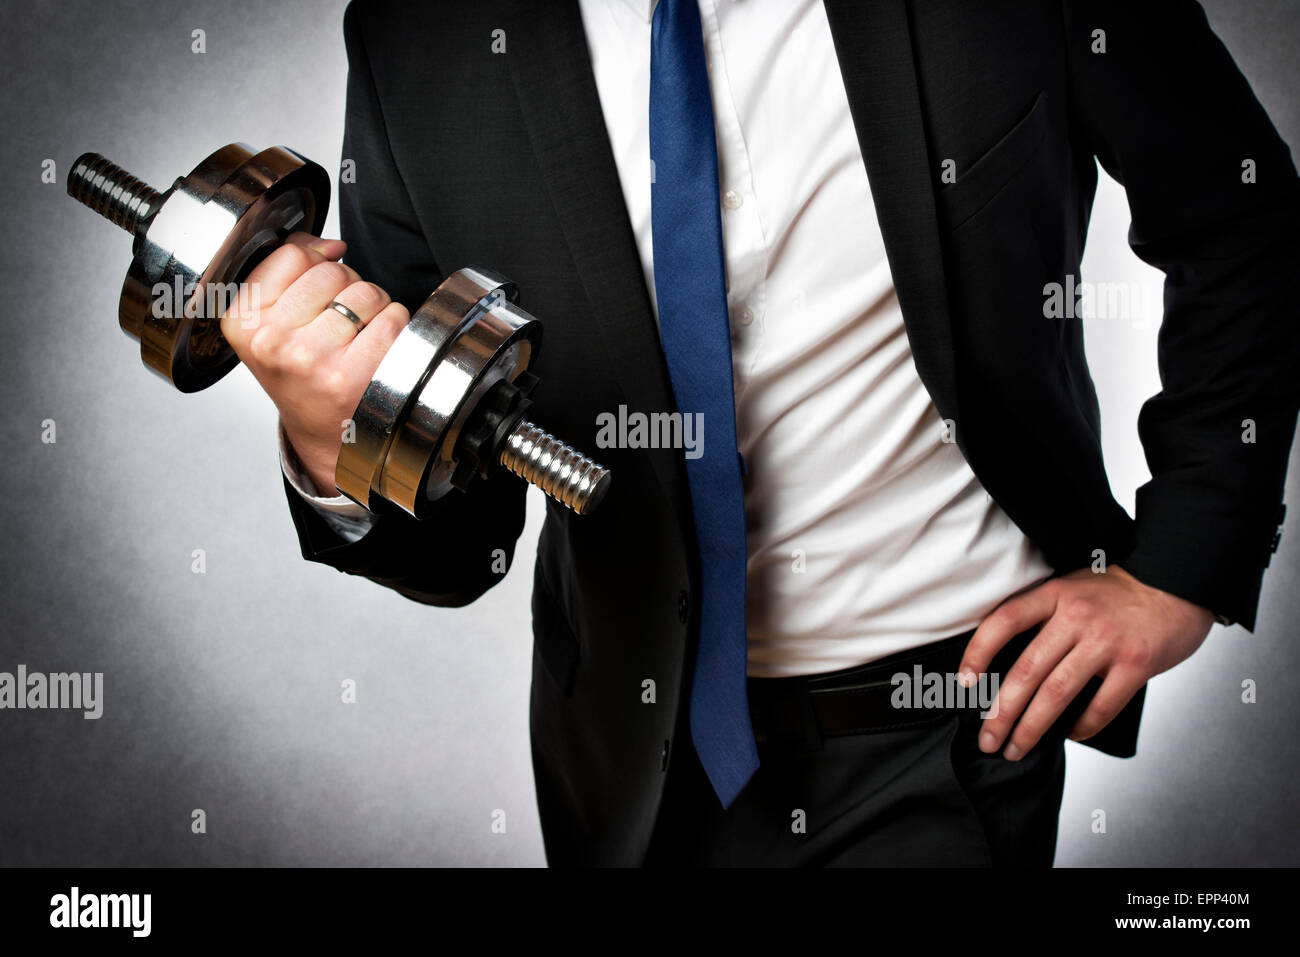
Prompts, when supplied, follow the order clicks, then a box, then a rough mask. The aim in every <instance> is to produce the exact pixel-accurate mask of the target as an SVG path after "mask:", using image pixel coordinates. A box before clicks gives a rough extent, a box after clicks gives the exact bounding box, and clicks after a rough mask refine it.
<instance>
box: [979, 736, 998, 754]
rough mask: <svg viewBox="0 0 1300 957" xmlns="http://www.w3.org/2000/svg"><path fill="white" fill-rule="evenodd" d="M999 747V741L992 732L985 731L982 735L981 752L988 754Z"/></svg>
mask: <svg viewBox="0 0 1300 957" xmlns="http://www.w3.org/2000/svg"><path fill="white" fill-rule="evenodd" d="M997 746H998V739H997V738H996V737H995V736H994V734H993V732H992V731H985V732H984V733H983V734H981V735H980V750H981V751H983V752H985V753H986V754H987V753H989V752H991V751H993V750H994V749H995V748H997Z"/></svg>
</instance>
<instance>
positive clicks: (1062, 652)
mask: <svg viewBox="0 0 1300 957" xmlns="http://www.w3.org/2000/svg"><path fill="white" fill-rule="evenodd" d="M1077 640H1078V636H1077V635H1076V634H1075V632H1074V630H1073V629H1069V628H1065V627H1062V626H1061V625H1060V624H1059V623H1057V624H1055V625H1054V624H1053V622H1051V621H1049V622H1048V623H1047V624H1046V625H1044V626H1043V628H1042V630H1041V631H1039V633H1038V634H1037V635H1035V636H1034V640H1033V641H1031V642H1030V643H1029V644H1028V645H1026V646H1025V649H1024V651H1022V652H1020V656H1019V657H1018V658H1016V660H1015V662H1014V663H1013V664H1012V665H1011V667H1010V668H1009V669H1007V673H1006V676H1005V677H1004V678H1003V680H1002V685H1001V687H999V688H998V696H997V697H996V698H995V699H994V700H993V707H992V708H990V709H989V715H988V717H986V718H985V719H984V723H983V726H982V727H981V728H980V740H979V746H980V750H981V751H984V752H986V753H988V754H992V753H993V752H994V751H996V750H997V749H998V748H1000V747H1002V742H1003V741H1004V740H1005V739H1006V737H1007V734H1008V733H1010V731H1011V728H1012V726H1013V725H1015V723H1016V719H1017V718H1019V717H1020V715H1021V713H1022V712H1023V711H1024V710H1025V706H1026V705H1028V704H1029V701H1030V699H1031V698H1033V696H1034V693H1035V692H1036V691H1038V686H1039V685H1041V684H1042V683H1043V679H1045V678H1046V677H1047V676H1048V675H1049V674H1051V673H1052V670H1053V669H1054V668H1055V667H1056V666H1057V665H1058V664H1060V662H1061V659H1063V658H1064V657H1065V656H1066V655H1067V654H1069V653H1070V649H1071V648H1072V647H1074V644H1075V642H1076V641H1077Z"/></svg>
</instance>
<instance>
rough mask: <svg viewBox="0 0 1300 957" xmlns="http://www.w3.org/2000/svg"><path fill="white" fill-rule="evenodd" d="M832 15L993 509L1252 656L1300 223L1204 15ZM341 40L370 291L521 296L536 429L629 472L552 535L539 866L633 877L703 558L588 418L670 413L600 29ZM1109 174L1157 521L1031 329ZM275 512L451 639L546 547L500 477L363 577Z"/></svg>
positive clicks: (680, 518) (1097, 0) (1047, 333)
mask: <svg viewBox="0 0 1300 957" xmlns="http://www.w3.org/2000/svg"><path fill="white" fill-rule="evenodd" d="M826 7H827V10H828V13H829V16H830V25H831V28H832V31H833V34H834V40H835V46H836V51H837V54H838V57H839V61H840V67H841V70H842V73H843V76H844V81H845V85H846V87H847V90H848V94H849V101H850V104H851V109H852V115H853V121H854V125H855V127H856V131H857V135H858V139H859V142H860V144H861V148H862V154H863V157H864V159H865V163H866V168H867V172H868V174H869V176H870V179H871V183H872V193H873V195H874V197H875V202H876V205H877V208H878V209H877V211H878V213H879V220H880V224H881V227H882V229H883V233H884V239H885V244H886V249H887V253H888V257H889V262H890V267H891V269H892V272H893V276H894V279H895V283H896V285H897V289H898V295H899V299H900V302H901V305H902V312H903V317H904V320H905V323H906V326H907V333H908V338H909V341H910V343H911V347H912V352H913V355H914V357H915V362H916V367H917V369H918V371H919V372H920V375H921V378H922V380H923V382H924V384H925V386H926V388H927V389H928V390H929V393H930V395H931V396H932V398H933V399H934V402H935V404H936V406H937V407H938V409H939V411H940V412H941V413H942V415H943V416H944V417H945V418H948V419H951V420H953V422H954V423H955V424H956V438H957V442H958V445H959V446H960V448H961V450H962V452H963V453H964V454H965V456H966V458H967V460H968V461H969V463H970V465H971V467H972V468H973V470H974V471H975V473H976V475H977V476H978V477H979V479H980V481H981V482H982V483H983V485H984V487H985V488H986V489H987V490H988V491H989V492H990V493H991V494H992V495H993V496H994V497H995V498H996V500H997V501H998V503H999V504H1000V505H1001V506H1002V507H1003V508H1004V509H1005V511H1006V512H1007V514H1008V515H1009V516H1010V517H1011V518H1012V519H1013V520H1014V521H1015V522H1016V524H1017V525H1018V526H1019V527H1020V528H1021V529H1023V530H1024V532H1025V533H1026V534H1027V535H1028V536H1029V537H1030V538H1031V539H1032V540H1033V541H1034V542H1035V543H1036V544H1037V545H1038V546H1039V547H1040V548H1041V549H1042V551H1043V553H1044V554H1045V555H1046V557H1047V559H1048V560H1049V561H1050V562H1051V563H1052V565H1053V566H1054V567H1056V568H1057V569H1058V570H1060V571H1062V572H1064V571H1068V570H1071V569H1075V568H1080V567H1084V566H1087V565H1089V564H1091V562H1092V561H1093V557H1094V550H1095V549H1103V550H1104V551H1105V554H1106V558H1107V560H1108V561H1109V562H1112V563H1119V564H1121V565H1123V566H1124V567H1125V568H1127V569H1128V570H1129V571H1130V572H1131V573H1132V574H1134V575H1135V576H1137V577H1138V578H1139V579H1141V580H1143V581H1145V582H1147V583H1148V584H1150V585H1154V586H1156V587H1159V588H1162V589H1164V590H1166V591H1168V592H1171V593H1173V594H1175V595H1179V596H1182V597H1184V598H1187V599H1190V600H1191V601H1194V602H1197V603H1199V604H1201V605H1205V606H1208V607H1209V608H1211V609H1212V610H1214V611H1215V612H1216V613H1218V614H1221V615H1224V616H1227V617H1228V618H1230V619H1231V620H1233V621H1235V622H1239V623H1241V624H1243V625H1244V626H1246V627H1247V628H1250V627H1253V624H1254V616H1255V607H1256V604H1257V600H1258V594H1259V587H1260V579H1261V575H1262V571H1263V568H1264V566H1265V565H1266V564H1267V562H1268V558H1269V555H1270V550H1271V546H1272V543H1273V540H1274V530H1275V528H1276V527H1277V526H1278V524H1279V522H1280V517H1281V513H1280V503H1281V497H1282V489H1283V479H1284V473H1285V468H1286V462H1287V455H1288V450H1289V447H1290V444H1291V440H1292V435H1293V432H1294V427H1295V417H1296V410H1297V406H1298V405H1300V398H1298V396H1297V368H1298V367H1300V361H1298V358H1297V356H1298V350H1300V345H1298V337H1297V332H1296V323H1295V310H1294V307H1293V304H1294V302H1295V301H1296V299H1295V295H1296V292H1297V290H1296V282H1295V279H1294V276H1295V275H1296V272H1295V263H1296V261H1297V256H1296V254H1297V251H1298V250H1297V242H1296V238H1295V236H1296V232H1295V224H1296V213H1297V209H1298V208H1300V201H1298V199H1297V197H1298V195H1300V193H1298V188H1297V179H1296V174H1295V169H1294V167H1293V165H1292V162H1291V158H1290V154H1289V152H1288V150H1287V147H1286V146H1285V144H1284V143H1282V142H1281V140H1280V139H1279V138H1278V136H1277V134H1276V132H1275V131H1274V129H1273V127H1272V125H1271V124H1270V122H1269V120H1268V118H1267V117H1266V116H1265V114H1264V111H1263V110H1262V109H1261V107H1260V105H1259V103H1258V102H1257V101H1256V99H1255V97H1254V96H1253V94H1252V93H1251V91H1250V89H1249V87H1248V85H1247V84H1246V82H1245V80H1244V79H1243V78H1242V76H1241V75H1240V73H1239V72H1238V71H1237V69H1236V67H1235V66H1234V64H1233V62H1232V60H1231V58H1230V57H1229V55H1228V53H1227V52H1226V51H1225V50H1224V48H1223V47H1222V46H1221V44H1220V43H1219V41H1218V40H1217V39H1216V38H1215V36H1214V35H1213V34H1212V32H1211V31H1210V29H1209V27H1208V25H1207V23H1206V20H1205V18H1204V15H1203V13H1202V11H1201V9H1200V7H1199V6H1198V5H1197V4H1196V3H1193V2H1190V0H1169V2H1154V0H1149V2H1143V3H1134V2H1132V0H1113V2H1112V0H1060V2H1056V3H1052V2H1044V0H982V2H980V3H961V2H956V0H951V2H948V0H873V2H870V3H854V2H850V0H826ZM498 29H502V30H504V31H505V41H506V52H504V53H496V52H493V38H494V31H495V30H498ZM1095 30H1104V31H1105V42H1106V52H1105V53H1094V52H1092V49H1093V45H1094V42H1095V41H1094V31H1095ZM344 33H345V39H346V42H347V49H348V56H349V62H350V71H349V79H348V107H347V129H346V136H345V145H344V156H345V158H348V159H352V160H354V161H355V162H356V182H355V183H349V184H345V185H343V186H342V187H341V189H340V201H341V204H342V234H343V238H344V239H346V240H347V241H348V243H349V253H348V261H349V262H350V263H351V264H352V265H354V266H355V267H356V268H357V269H358V270H359V271H360V272H361V274H362V275H363V276H365V277H367V278H369V279H371V280H374V281H376V282H378V283H380V284H381V285H383V286H385V287H386V288H387V289H389V290H390V291H391V292H392V293H393V295H394V298H396V299H398V300H399V301H402V302H405V303H406V304H407V305H408V306H412V307H414V306H416V305H418V304H419V303H420V302H421V301H422V300H423V299H424V298H425V296H426V295H427V294H428V293H429V291H430V290H432V289H433V287H434V286H435V285H436V284H437V283H438V282H439V281H440V280H441V279H442V277H443V276H444V275H445V274H446V273H448V272H450V271H452V270H454V269H456V268H458V267H460V266H462V265H466V264H469V263H474V262H478V263H483V264H485V265H490V266H492V267H494V268H496V269H498V270H499V271H501V272H503V273H504V274H506V275H507V276H509V277H510V278H512V279H513V280H515V281H516V282H517V283H518V284H519V286H520V288H521V289H522V292H523V299H522V305H523V306H524V307H525V308H527V309H529V310H530V311H532V312H534V313H535V314H536V315H537V316H538V317H539V318H541V319H542V320H543V322H544V325H545V341H544V343H543V348H542V352H541V357H540V359H539V361H538V363H537V365H536V366H535V369H536V371H537V372H538V373H539V374H540V375H541V377H542V386H541V388H540V390H539V392H538V393H537V395H536V398H537V408H536V410H535V411H536V418H537V420H538V421H540V422H543V423H546V424H547V425H548V426H549V427H551V428H553V429H554V430H555V431H556V432H557V433H558V434H560V435H563V436H565V437H566V438H567V439H568V440H569V441H571V442H573V443H574V444H575V445H577V446H579V447H580V448H583V449H584V450H585V451H587V452H588V453H592V454H597V453H598V454H597V457H598V458H599V459H600V460H601V461H602V462H603V463H604V464H606V465H608V466H610V467H611V468H612V469H613V471H614V476H615V478H614V482H613V487H612V491H611V493H610V495H609V497H608V498H607V500H606V501H605V503H604V504H603V506H602V507H601V508H600V509H599V510H598V511H597V512H596V513H595V514H593V515H591V516H587V517H577V516H575V515H573V514H572V513H570V512H568V511H566V510H564V509H562V508H560V507H558V506H556V505H555V504H554V503H550V502H548V503H547V514H546V520H545V523H544V526H543V529H542V534H541V539H540V542H539V546H538V557H537V563H536V566H535V568H534V573H533V574H534V592H533V622H534V635H535V642H534V653H533V683H532V700H531V725H532V745H533V760H534V772H535V776H536V785H537V797H538V802H539V805H540V810H541V820H542V825H543V832H544V837H545V842H546V851H547V856H548V858H549V860H550V861H551V863H552V864H564V863H603V864H635V863H638V862H639V861H640V860H641V858H642V856H643V853H644V850H645V847H646V842H647V838H648V835H649V833H650V830H651V827H652V825H653V822H654V820H655V815H656V811H657V807H658V802H659V799H660V794H661V791H662V783H663V780H664V769H665V767H666V766H667V762H668V761H669V760H670V756H671V754H672V752H673V751H675V750H679V749H681V748H689V747H691V744H690V741H689V736H688V735H687V734H682V735H681V737H680V740H679V739H678V736H677V731H678V728H679V723H678V719H679V717H680V716H681V714H682V713H683V711H684V709H685V708H686V706H687V702H688V699H689V695H688V682H689V680H690V674H691V664H692V655H693V650H694V647H695V641H696V636H695V633H694V624H695V616H694V596H695V593H696V587H697V582H698V568H697V563H698V558H697V554H696V543H695V538H694V530H693V525H692V521H691V517H690V516H691V512H690V505H689V500H688V498H687V496H688V489H687V484H686V481H685V472H684V463H683V460H682V457H681V454H680V452H679V451H677V452H675V451H673V450H666V449H624V450H619V449H610V450H605V449H600V450H598V449H596V448H595V447H594V437H595V432H596V424H595V423H596V416H597V414H598V413H600V412H603V411H609V410H614V409H617V407H618V406H619V405H620V404H626V405H627V406H629V407H630V408H631V409H633V410H640V411H645V412H653V411H664V410H671V409H673V407H674V406H673V398H672V392H671V390H670V387H669V381H668V375H667V369H666V366H665V362H664V358H663V354H662V352H661V349H660V347H659V341H658V335H657V331H656V326H655V323H654V319H653V314H652V312H651V309H650V303H649V298H648V296H647V291H646V289H645V284H644V280H643V276H642V272H641V266H640V261H639V259H638V257H637V250H636V247H635V244H634V241H633V234H632V230H631V227H630V225H629V222H628V218H627V213H626V209H625V207H624V203H623V198H622V193H621V190H620V187H619V181H618V174H617V170H616V168H615V164H614V160H613V156H612V153H611V150H610V146H609V142H608V138H607V136H606V131H605V126H604V122H603V118H602V114H601V107H600V102H599V99H598V96H597V91H596V86H595V81H594V79H593V76H592V72H591V66H590V60H589V56H588V51H587V46H586V40H585V37H584V35H583V30H582V24H581V20H580V17H579V13H578V9H577V4H576V2H573V0H565V2H556V0H552V2H537V3H528V2H514V3H429V2H424V3H411V4H402V3H384V2H374V3H371V2H361V0H355V2H354V3H353V4H352V6H351V7H350V8H349V9H348V12H347V15H346V18H345V26H344ZM797 134H798V131H791V135H797ZM1094 157H1096V158H1097V159H1098V160H1100V162H1101V164H1102V165H1103V166H1104V167H1105V168H1106V170H1107V171H1108V172H1109V173H1110V174H1111V175H1112V176H1114V177H1115V178H1116V179H1118V180H1120V181H1121V182H1122V183H1123V184H1124V185H1125V186H1126V187H1127V189H1128V196H1129V203H1130V206H1131V209H1132V214H1133V224H1132V229H1131V231H1130V235H1129V239H1130V242H1131V244H1132V247H1133V249H1134V250H1135V251H1136V253H1137V254H1138V255H1139V256H1140V257H1142V258H1143V259H1144V260H1146V261H1147V262H1149V263H1152V264H1154V265H1155V266H1158V267H1159V268H1161V269H1162V270H1164V272H1165V274H1166V276H1167V280H1166V285H1165V318H1164V323H1163V325H1162V327H1161V331H1160V339H1159V359H1160V371H1161V377H1162V382H1163V389H1162V391H1161V392H1160V393H1159V394H1158V395H1157V396H1155V397H1154V398H1152V399H1151V400H1150V401H1148V402H1147V403H1146V404H1145V406H1144V407H1143V409H1142V413H1141V418H1140V422H1139V429H1140V434H1141V438H1142V442H1143V445H1144V447H1145V450H1146V454H1147V457H1148V460H1149V463H1150V468H1151V472H1152V475H1153V478H1152V480H1151V481H1150V482H1148V483H1147V484H1146V485H1144V486H1143V487H1142V488H1141V490H1140V491H1139V493H1138V497H1137V509H1136V520H1134V519H1131V518H1130V517H1129V516H1128V515H1127V514H1126V513H1125V511H1124V510H1123V509H1122V508H1121V507H1120V506H1119V505H1118V504H1117V503H1116V501H1115V500H1114V498H1113V497H1112V496H1111V493H1110V489H1109V486H1108V483H1107V478H1106V474H1105V471H1104V469H1103V465H1102V454H1101V443H1100V439H1099V422H1098V406H1097V399H1096V395H1095V393H1094V390H1093V385H1092V381H1091V378H1090V376H1089V372H1088V368H1087V365H1086V364H1085V360H1084V351H1083V341H1082V333H1081V323H1080V321H1079V320H1073V321H1071V320H1060V319H1056V320H1053V319H1047V318H1044V311H1043V310H1044V287H1045V285H1046V284H1048V283H1052V282H1061V283H1064V282H1065V277H1066V276H1067V275H1069V274H1073V275H1076V276H1077V275H1078V272H1079V262H1080V258H1081V256H1082V254H1083V246H1084V236H1085V232H1086V229H1087V224H1088V218H1089V213H1090V208H1091V203H1092V198H1093V194H1094V189H1095V186H1096V179H1097V172H1096V163H1095V162H1094ZM947 159H951V160H953V161H955V163H956V171H957V177H956V182H955V183H946V182H944V181H943V177H942V176H941V173H942V169H943V167H942V164H943V162H944V160H947ZM1246 159H1251V160H1254V161H1255V164H1256V168H1257V171H1258V176H1257V182H1255V183H1253V184H1246V183H1243V177H1242V163H1243V161H1244V160H1246ZM828 241H833V238H832V237H828ZM1245 419H1251V420H1253V421H1254V422H1255V431H1256V436H1257V441H1255V442H1254V443H1253V444H1246V443H1243V442H1242V441H1241V434H1242V431H1243V420H1245ZM286 490H287V492H288V497H289V506H290V508H291V510H292V512H293V516H294V520H295V522H296V524H297V528H298V532H299V536H300V539H301V544H302V551H303V555H304V556H305V557H306V558H308V559H309V560H312V561H317V562H323V563H326V564H329V565H332V566H334V567H335V568H338V569H340V570H342V571H345V572H348V573H350V574H356V575H364V576H367V577H369V578H372V579H374V580H375V581H377V582H379V583H380V584H383V585H386V586H388V587H391V588H393V589H395V590H396V591H399V592H401V593H402V594H404V595H407V596H408V597H411V598H413V599H415V600H417V601H421V602H427V603H429V604H435V605H464V604H467V603H469V602H472V601H474V600H475V599H477V598H478V597H479V596H480V595H482V594H483V593H484V592H486V591H487V590H488V589H490V588H491V587H492V586H493V585H494V584H496V582H497V581H499V580H500V577H501V576H500V575H499V574H497V573H496V572H494V567H496V563H494V561H493V552H494V550H495V549H504V550H505V551H506V553H507V554H510V555H513V549H514V543H515V540H516V538H517V537H518V535H519V533H520V531H521V529H522V526H523V520H524V486H523V484H522V483H521V482H520V481H519V480H517V479H515V478H514V477H512V476H510V475H508V474H505V473H504V472H503V471H500V472H498V474H497V475H496V476H494V477H493V478H492V479H491V480H490V481H486V482H483V483H482V484H480V485H478V486H477V487H475V488H473V490H472V491H470V492H469V493H468V494H465V495H455V496H453V497H450V498H448V499H445V500H444V501H443V502H442V503H441V504H440V505H439V506H438V508H437V510H436V515H435V516H434V517H433V518H432V519H431V520H429V521H427V522H425V523H422V524H421V523H417V522H415V521H413V520H411V519H408V518H406V517H405V516H403V515H400V514H386V515H384V516H382V517H381V518H380V519H379V521H378V522H377V524H376V525H375V527H374V529H373V530H372V531H371V532H370V533H369V534H367V535H366V536H365V537H364V538H363V539H362V540H361V541H359V542H356V543H353V544H347V543H345V542H343V541H342V540H341V539H340V538H338V537H336V536H335V535H334V534H333V533H332V532H331V531H330V530H329V529H328V527H327V526H326V525H325V524H324V523H323V522H322V521H321V519H320V518H319V516H318V515H317V514H316V513H315V512H314V511H313V510H312V509H311V508H310V507H308V506H306V505H305V504H304V503H303V502H302V501H301V500H300V499H299V498H298V497H297V495H296V493H294V492H293V490H292V489H291V488H287V489H286ZM647 678H652V679H654V681H655V682H656V684H657V703H655V704H644V703H642V698H641V687H642V681H643V680H645V679H647ZM1140 710H1141V696H1140V695H1139V697H1138V698H1137V699H1136V700H1135V701H1134V702H1133V703H1132V704H1131V705H1130V706H1129V707H1128V708H1127V709H1126V710H1125V711H1124V712H1123V713H1122V714H1121V715H1120V716H1119V717H1118V718H1117V719H1116V720H1115V721H1114V722H1113V723H1112V725H1111V726H1110V727H1108V728H1107V729H1106V731H1105V732H1103V733H1102V734H1101V735H1099V736H1098V737H1097V738H1095V739H1093V740H1092V742H1091V743H1092V744H1093V745H1095V746H1098V747H1101V748H1103V749H1105V750H1108V751H1109V752H1111V753H1114V754H1132V753H1133V750H1134V747H1135V742H1136V734H1137V723H1138V717H1139V714H1140ZM483 718H484V720H488V719H489V716H488V715H487V714H484V715H483Z"/></svg>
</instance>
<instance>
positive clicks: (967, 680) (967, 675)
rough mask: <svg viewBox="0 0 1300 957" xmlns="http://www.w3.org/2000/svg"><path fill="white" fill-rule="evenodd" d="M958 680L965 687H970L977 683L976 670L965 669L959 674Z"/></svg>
mask: <svg viewBox="0 0 1300 957" xmlns="http://www.w3.org/2000/svg"><path fill="white" fill-rule="evenodd" d="M957 680H958V681H960V682H961V686H962V687H963V688H969V687H971V686H972V685H974V684H975V672H973V671H970V670H969V669H968V670H966V671H963V672H962V673H961V674H960V675H958V676H957Z"/></svg>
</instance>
